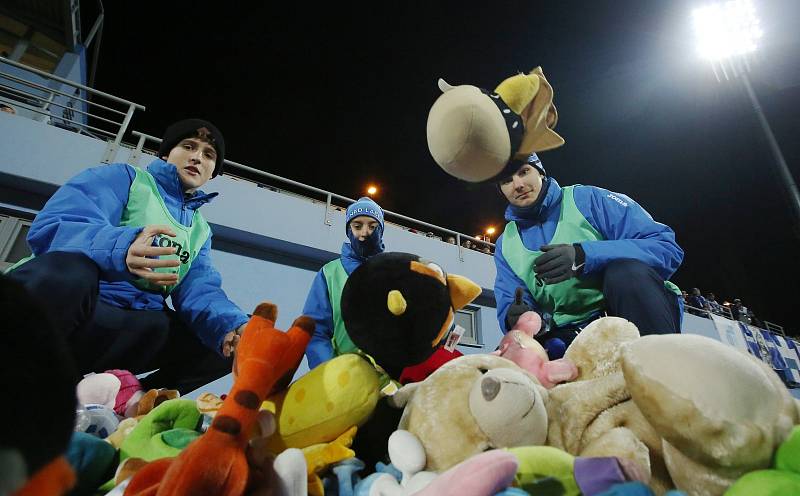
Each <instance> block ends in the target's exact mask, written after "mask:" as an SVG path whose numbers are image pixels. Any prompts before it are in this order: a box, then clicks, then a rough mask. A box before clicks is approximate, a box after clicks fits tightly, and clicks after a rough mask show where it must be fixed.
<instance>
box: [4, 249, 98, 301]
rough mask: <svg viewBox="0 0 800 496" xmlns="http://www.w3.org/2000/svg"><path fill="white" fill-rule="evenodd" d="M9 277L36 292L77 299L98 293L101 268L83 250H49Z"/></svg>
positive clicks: (12, 272)
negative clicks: (79, 251) (99, 269)
mask: <svg viewBox="0 0 800 496" xmlns="http://www.w3.org/2000/svg"><path fill="white" fill-rule="evenodd" d="M9 276H11V277H12V278H13V279H16V280H18V281H20V282H21V283H22V284H24V285H25V287H26V288H28V290H29V291H31V292H33V293H35V294H41V293H43V292H44V293H45V294H46V295H47V296H48V297H50V298H52V297H55V296H57V295H65V296H68V297H71V298H74V297H76V296H79V295H81V296H82V295H85V294H96V293H97V287H98V278H99V271H98V268H97V264H95V263H94V261H92V259H90V258H89V257H87V256H86V255H83V254H82V253H67V252H50V253H45V254H44V255H41V256H37V257H36V258H34V259H32V260H30V261H28V262H26V263H24V264H23V265H21V266H20V267H18V268H17V269H15V270H13V271H11V272H10V273H9Z"/></svg>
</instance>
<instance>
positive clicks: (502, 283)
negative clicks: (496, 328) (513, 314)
mask: <svg viewBox="0 0 800 496" xmlns="http://www.w3.org/2000/svg"><path fill="white" fill-rule="evenodd" d="M502 243H503V236H500V237H499V238H497V242H496V243H495V249H494V265H495V267H496V268H497V274H496V275H495V279H494V298H495V302H496V303H497V322H498V324H500V330H501V331H502V332H503V334H505V333H507V332H508V328H507V326H506V314H508V307H510V306H511V304H513V303H514V293H515V292H516V290H517V288H520V287H521V288H522V289H523V290H524V291H523V292H522V300H523V301H524V302H525V303H526V304H527V305H528V306H529V307H531V309H533V310H534V311H538V307H537V305H536V302H534V300H533V295H531V292H530V291H529V290H528V287H527V286H526V285H525V283H524V282H523V281H522V279H520V278H519V277H517V275H516V274H515V273H514V271H513V270H511V267H510V266H509V265H508V262H506V259H505V258H504V257H503V244H502Z"/></svg>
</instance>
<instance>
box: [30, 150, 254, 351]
mask: <svg viewBox="0 0 800 496" xmlns="http://www.w3.org/2000/svg"><path fill="white" fill-rule="evenodd" d="M147 171H148V172H149V173H150V174H152V176H153V177H154V178H155V181H156V185H157V187H158V191H159V193H161V196H162V198H163V199H164V203H165V204H166V206H167V210H169V212H170V214H171V215H172V216H173V217H174V218H175V220H177V221H178V222H180V223H181V224H183V225H185V226H187V227H189V226H191V223H192V216H193V214H194V211H195V210H197V209H198V208H200V207H201V206H202V205H204V204H206V203H208V202H209V201H211V200H212V199H213V198H215V197H216V196H217V195H218V193H211V194H205V193H203V192H202V191H198V192H196V193H195V194H194V195H192V196H191V197H189V198H185V197H184V193H183V188H182V187H181V183H180V179H179V177H178V171H177V169H176V168H175V167H174V166H173V165H171V164H168V163H167V162H165V161H163V160H160V159H156V160H154V161H153V162H152V163H151V164H150V165H149V166H148V167H147ZM135 177H136V171H135V170H134V168H133V167H131V166H130V165H127V164H112V165H104V166H100V167H93V168H91V169H87V170H85V171H83V172H81V173H80V174H78V175H76V176H75V177H73V178H72V179H70V180H69V181H68V182H67V183H66V184H64V185H63V186H62V187H61V188H59V189H58V191H56V193H55V194H54V195H53V197H52V198H50V200H49V201H48V202H47V204H46V205H45V206H44V208H43V209H42V211H41V212H40V213H39V214H38V215H37V216H36V219H34V221H33V224H32V225H31V228H30V231H29V233H28V238H27V239H28V244H29V245H30V247H31V251H32V252H33V254H34V255H41V254H43V253H47V252H51V251H63V252H72V253H82V254H84V255H86V256H87V257H89V258H90V259H92V260H93V261H94V262H95V263H96V264H97V266H98V267H99V268H100V278H101V281H100V295H99V298H100V301H102V302H103V303H107V304H109V305H113V306H115V307H119V308H129V309H134V310H159V311H160V310H163V309H164V304H165V302H164V296H162V295H161V294H158V293H151V292H147V291H142V290H141V289H139V288H137V287H136V286H134V285H133V284H131V282H130V281H132V280H134V279H135V276H134V275H133V274H131V273H130V272H128V269H127V265H126V263H125V258H126V256H127V252H128V248H129V247H130V245H131V243H132V242H133V240H134V239H135V238H136V236H137V235H138V234H139V233H140V232H141V231H142V227H131V226H120V225H119V223H120V220H121V218H122V212H123V210H124V209H125V206H126V205H127V203H128V194H129V193H130V188H131V184H132V183H133V180H134V178H135ZM221 285H222V278H221V277H220V275H219V272H217V271H216V269H214V267H213V266H212V264H211V236H209V239H208V240H207V241H206V243H205V244H204V245H203V247H202V248H201V250H200V253H199V254H198V256H197V258H196V259H195V260H194V261H193V262H192V266H191V269H190V270H189V272H188V273H187V274H186V276H185V277H184V279H183V280H182V281H180V282H179V284H178V286H177V287H176V288H175V289H174V290H173V291H172V292H171V297H172V304H173V306H174V307H175V310H176V311H177V312H178V315H179V316H180V318H181V320H182V321H183V322H184V323H186V325H187V326H189V327H190V328H191V329H192V330H193V331H194V332H195V333H196V334H197V336H198V338H199V339H200V341H201V342H202V343H203V344H204V345H205V346H207V347H208V348H211V349H213V350H215V351H217V352H218V353H220V352H221V348H222V340H223V338H224V337H225V334H227V333H228V332H230V331H232V330H234V329H237V328H238V327H239V326H241V325H242V324H244V323H246V322H247V321H248V317H247V315H246V314H245V313H244V312H242V311H241V310H240V309H239V307H237V306H236V305H235V304H234V303H233V302H231V301H230V300H229V299H228V297H227V296H226V295H225V293H224V291H223V290H222V288H221Z"/></svg>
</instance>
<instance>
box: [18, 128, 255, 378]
mask: <svg viewBox="0 0 800 496" xmlns="http://www.w3.org/2000/svg"><path fill="white" fill-rule="evenodd" d="M158 155H159V157H161V158H159V159H156V160H154V161H153V162H152V163H151V164H150V165H149V166H148V167H147V170H143V169H138V168H135V167H131V166H130V165H127V164H112V165H102V166H99V167H94V168H91V169H87V170H85V171H83V172H81V173H80V174H78V175H77V176H75V177H73V178H72V179H70V180H69V181H67V182H66V183H65V184H64V185H63V186H62V187H60V188H59V189H58V191H56V192H55V194H54V195H53V196H52V197H51V198H50V200H49V201H48V202H47V204H46V205H45V206H44V208H43V209H42V211H41V212H39V214H38V215H37V216H36V219H35V220H34V221H33V224H32V225H31V228H30V231H29V234H28V238H27V241H28V244H29V245H30V247H31V251H32V253H33V256H32V257H31V258H29V259H27V260H24V261H22V262H21V263H20V264H18V265H16V266H14V267H12V268H11V271H10V273H9V275H10V276H11V277H12V278H14V279H17V280H18V281H21V282H22V283H23V284H24V285H25V286H26V287H27V289H28V290H29V291H30V292H31V293H32V294H33V295H34V296H35V297H36V298H38V299H39V300H40V301H42V302H43V303H44V304H45V307H46V308H48V309H49V311H50V317H51V320H52V321H53V323H54V324H55V327H56V328H57V329H58V331H59V332H61V333H62V334H63V335H64V336H65V338H66V339H67V341H68V344H69V346H70V349H71V351H72V353H73V355H74V356H75V358H76V362H77V365H78V368H79V372H81V373H88V372H102V371H105V370H107V369H127V370H130V371H131V372H133V373H141V372H146V371H150V370H154V369H159V370H158V372H155V373H153V374H151V375H149V376H147V377H146V378H144V380H143V381H142V386H143V387H144V388H145V389H149V388H151V387H152V388H159V387H163V388H171V389H178V390H180V391H181V392H182V393H185V392H188V391H191V390H192V389H195V388H197V387H200V386H202V385H204V384H206V383H208V382H210V381H213V380H215V379H217V378H219V377H221V376H223V375H225V374H227V373H229V372H230V369H231V362H232V353H233V351H234V350H235V348H236V344H237V343H238V339H239V334H240V333H241V331H242V330H243V329H244V325H245V324H246V323H247V320H248V318H247V315H246V314H245V313H244V312H242V311H241V310H240V309H239V308H238V307H237V306H236V305H235V304H234V303H233V302H231V301H230V300H229V299H228V297H227V296H226V295H225V293H224V292H223V290H222V288H221V283H222V280H221V277H220V275H219V273H218V272H217V271H216V270H215V269H214V267H213V266H212V264H211V255H210V253H211V230H210V228H209V226H208V223H207V222H206V221H205V219H204V218H203V216H202V215H201V214H200V212H199V210H198V209H199V208H200V207H201V206H202V205H204V204H205V203H208V202H209V201H211V200H212V199H214V198H215V197H216V196H217V193H210V194H206V193H204V192H203V191H201V190H200V188H201V187H202V186H203V185H204V184H205V183H206V182H208V180H209V179H211V178H212V177H216V176H218V175H219V174H221V173H222V167H223V160H224V155H225V141H224V139H223V136H222V134H221V133H220V132H219V130H218V129H217V128H216V127H215V126H214V125H213V124H211V123H210V122H207V121H203V120H200V119H187V120H183V121H179V122H176V123H174V124H173V125H171V126H170V127H169V128H168V129H167V131H166V133H165V135H164V137H163V140H162V143H161V147H160V149H159V153H158ZM167 297H170V298H171V301H172V305H173V307H174V310H172V309H170V308H169V307H168V306H167V304H166V298H167Z"/></svg>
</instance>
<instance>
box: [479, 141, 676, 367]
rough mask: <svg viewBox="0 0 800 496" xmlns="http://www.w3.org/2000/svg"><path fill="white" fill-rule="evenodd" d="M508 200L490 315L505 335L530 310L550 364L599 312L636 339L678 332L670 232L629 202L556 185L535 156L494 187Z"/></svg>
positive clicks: (617, 195) (612, 195) (587, 189)
mask: <svg viewBox="0 0 800 496" xmlns="http://www.w3.org/2000/svg"><path fill="white" fill-rule="evenodd" d="M499 188H500V191H501V192H502V194H503V195H504V196H505V197H506V199H507V200H508V203H509V205H508V208H507V209H506V213H505V218H506V220H507V221H508V224H506V227H505V230H504V232H503V234H502V235H501V236H500V238H499V239H498V240H497V244H496V250H495V265H496V266H497V276H496V279H495V287H494V292H495V297H496V299H497V318H498V321H499V323H500V328H501V329H502V330H503V332H508V330H509V329H511V328H512V327H513V326H514V324H515V323H516V321H517V319H518V318H519V316H520V315H521V314H522V313H524V312H525V311H528V310H535V311H537V312H538V313H540V314H541V315H542V317H543V322H544V326H543V329H542V331H541V332H540V334H539V335H538V336H537V338H538V339H539V340H540V341H541V342H542V344H544V345H545V348H546V349H547V350H548V353H549V354H550V355H551V358H557V357H559V356H560V355H562V354H563V352H564V348H565V347H566V346H568V345H569V343H570V342H572V339H573V338H574V337H575V335H576V333H577V332H578V330H579V329H580V328H582V327H584V326H585V325H586V324H587V323H588V322H590V321H592V320H594V319H596V318H598V317H599V316H601V315H603V314H606V313H607V314H608V315H613V316H617V317H622V318H625V319H627V320H629V321H631V322H633V323H634V324H636V326H637V327H638V328H639V331H640V332H641V333H642V335H646V334H663V333H673V332H680V320H681V309H680V306H679V303H678V298H679V296H680V291H678V290H677V287H676V286H675V285H674V284H672V283H669V282H667V280H668V279H669V278H670V276H672V274H673V273H674V272H675V271H676V270H677V268H678V267H679V266H680V264H681V261H682V260H683V250H682V249H681V248H680V247H679V246H678V244H677V243H676V242H675V233H674V232H673V231H672V229H670V228H669V227H667V226H666V225H664V224H661V223H658V222H656V221H655V220H653V218H652V217H651V216H650V214H648V213H647V212H646V211H645V210H644V209H643V208H642V207H641V206H639V204H637V203H636V202H634V201H633V200H632V199H630V198H629V197H627V196H625V195H623V194H620V193H613V192H611V191H608V190H606V189H603V188H598V187H595V186H582V185H576V186H568V187H564V188H562V187H561V186H559V185H558V183H557V182H556V180H555V179H553V178H551V177H549V176H547V174H546V173H545V170H544V167H543V166H542V164H541V162H540V161H539V158H538V157H537V156H536V154H535V153H534V154H532V155H531V156H530V157H529V158H528V160H527V161H526V162H524V163H521V164H519V167H518V168H517V169H516V172H515V173H514V174H513V175H511V176H509V177H506V178H503V179H502V180H501V181H500V182H499Z"/></svg>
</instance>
